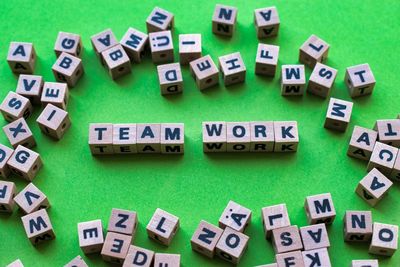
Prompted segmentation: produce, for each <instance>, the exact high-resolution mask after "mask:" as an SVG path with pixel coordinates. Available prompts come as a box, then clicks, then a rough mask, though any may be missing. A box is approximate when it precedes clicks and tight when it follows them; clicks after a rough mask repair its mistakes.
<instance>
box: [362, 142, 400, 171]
mask: <svg viewBox="0 0 400 267" xmlns="http://www.w3.org/2000/svg"><path fill="white" fill-rule="evenodd" d="M398 151H399V150H398V149H397V148H395V147H392V146H389V145H386V144H383V143H381V142H376V143H375V146H374V150H373V151H372V154H371V158H370V160H369V162H368V167H367V170H368V171H370V170H372V169H373V168H376V169H378V170H379V171H380V172H381V173H383V174H384V175H386V176H389V175H390V173H391V172H392V169H393V167H394V163H395V162H396V156H397V154H398Z"/></svg>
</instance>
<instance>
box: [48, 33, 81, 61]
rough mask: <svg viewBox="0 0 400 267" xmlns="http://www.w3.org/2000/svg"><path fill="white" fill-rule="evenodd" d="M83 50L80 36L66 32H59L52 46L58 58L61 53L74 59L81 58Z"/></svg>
mask: <svg viewBox="0 0 400 267" xmlns="http://www.w3.org/2000/svg"><path fill="white" fill-rule="evenodd" d="M82 50H83V46H82V39H81V37H80V35H78V34H75V33H68V32H59V33H58V36H57V39H56V43H55V45H54V52H55V53H56V56H57V57H59V56H60V55H61V53H63V52H65V53H68V54H70V55H73V56H75V57H81V54H82Z"/></svg>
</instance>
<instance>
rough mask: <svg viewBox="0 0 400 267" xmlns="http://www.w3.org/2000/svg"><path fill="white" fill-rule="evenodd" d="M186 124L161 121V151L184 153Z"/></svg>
mask: <svg viewBox="0 0 400 267" xmlns="http://www.w3.org/2000/svg"><path fill="white" fill-rule="evenodd" d="M184 151H185V126H184V124H183V123H161V153H162V154H183V153H184Z"/></svg>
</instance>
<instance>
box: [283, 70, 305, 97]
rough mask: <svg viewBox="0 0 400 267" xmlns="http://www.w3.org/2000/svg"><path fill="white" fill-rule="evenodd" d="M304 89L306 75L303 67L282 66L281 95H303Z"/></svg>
mask: <svg viewBox="0 0 400 267" xmlns="http://www.w3.org/2000/svg"><path fill="white" fill-rule="evenodd" d="M305 87H306V75H305V72H304V65H282V75H281V95H283V96H299V95H303V94H304V88H305Z"/></svg>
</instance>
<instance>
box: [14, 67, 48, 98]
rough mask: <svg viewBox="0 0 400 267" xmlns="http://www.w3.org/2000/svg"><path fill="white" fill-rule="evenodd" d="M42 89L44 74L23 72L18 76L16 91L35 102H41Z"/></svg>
mask: <svg viewBox="0 0 400 267" xmlns="http://www.w3.org/2000/svg"><path fill="white" fill-rule="evenodd" d="M42 89H43V78H42V76H37V75H26V74H21V75H19V77H18V83H17V89H16V90H15V92H16V93H17V94H19V95H22V96H24V97H26V98H28V99H29V101H30V102H31V103H33V104H40V97H41V96H42Z"/></svg>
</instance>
